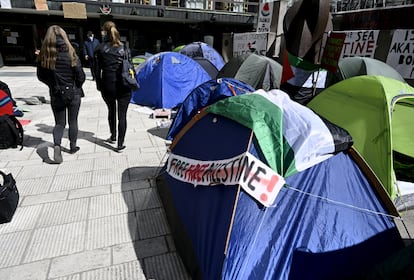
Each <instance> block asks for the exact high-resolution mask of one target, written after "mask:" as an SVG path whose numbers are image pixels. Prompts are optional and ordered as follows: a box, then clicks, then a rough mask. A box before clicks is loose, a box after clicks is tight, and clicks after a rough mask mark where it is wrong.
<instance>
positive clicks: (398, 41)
mask: <svg viewBox="0 0 414 280" xmlns="http://www.w3.org/2000/svg"><path fill="white" fill-rule="evenodd" d="M387 64H388V65H391V66H392V67H394V68H395V69H396V70H397V71H398V72H399V73H400V74H401V76H402V77H403V78H405V79H414V29H397V30H394V34H393V36H392V41H391V45H390V48H389V50H388V56H387Z"/></svg>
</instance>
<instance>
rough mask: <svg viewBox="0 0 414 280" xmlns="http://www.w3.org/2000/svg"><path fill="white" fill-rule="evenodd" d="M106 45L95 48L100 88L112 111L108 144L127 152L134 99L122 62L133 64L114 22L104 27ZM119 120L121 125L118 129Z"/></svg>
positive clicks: (109, 121) (110, 112) (109, 115)
mask: <svg viewBox="0 0 414 280" xmlns="http://www.w3.org/2000/svg"><path fill="white" fill-rule="evenodd" d="M102 36H103V38H102V43H101V44H100V45H99V46H97V47H96V48H95V61H96V71H97V72H96V74H95V78H96V87H97V89H98V90H99V91H100V92H101V94H102V98H103V100H104V101H105V103H106V106H107V107H108V123H109V130H110V133H111V136H110V137H109V138H108V139H107V142H109V143H111V144H114V143H115V141H116V140H117V130H118V145H117V149H116V150H117V151H118V152H121V151H122V150H123V149H125V145H124V140H125V133H126V127H127V110H128V105H129V102H130V99H131V90H130V89H129V88H127V87H125V86H124V85H123V83H122V60H123V58H124V56H126V57H128V59H129V60H130V59H131V58H130V57H131V56H130V54H129V51H128V49H127V48H126V47H125V46H124V44H123V43H122V42H121V37H120V35H119V32H118V30H117V28H116V26H115V23H113V22H112V21H107V22H105V23H104V25H103V26H102ZM117 119H118V125H117Z"/></svg>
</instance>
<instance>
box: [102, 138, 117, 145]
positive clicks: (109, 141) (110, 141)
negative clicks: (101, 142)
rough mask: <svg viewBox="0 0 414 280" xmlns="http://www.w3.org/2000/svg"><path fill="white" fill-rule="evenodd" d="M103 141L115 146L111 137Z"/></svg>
mask: <svg viewBox="0 0 414 280" xmlns="http://www.w3.org/2000/svg"><path fill="white" fill-rule="evenodd" d="M105 141H106V142H108V143H109V144H115V141H116V139H115V138H112V137H109V138H108V139H106V140H105Z"/></svg>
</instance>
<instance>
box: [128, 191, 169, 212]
mask: <svg viewBox="0 0 414 280" xmlns="http://www.w3.org/2000/svg"><path fill="white" fill-rule="evenodd" d="M133 196H134V202H135V210H136V211H142V210H147V209H152V208H160V207H162V204H161V200H160V198H159V196H158V193H157V190H156V189H155V188H147V189H140V190H135V191H133Z"/></svg>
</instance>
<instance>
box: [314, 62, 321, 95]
mask: <svg viewBox="0 0 414 280" xmlns="http://www.w3.org/2000/svg"><path fill="white" fill-rule="evenodd" d="M320 72H321V69H320V68H318V74H316V80H313V74H314V73H312V86H313V89H312V96H315V94H316V84H317V83H318V79H319V73H320Z"/></svg>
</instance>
